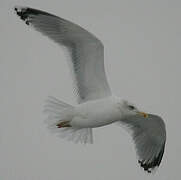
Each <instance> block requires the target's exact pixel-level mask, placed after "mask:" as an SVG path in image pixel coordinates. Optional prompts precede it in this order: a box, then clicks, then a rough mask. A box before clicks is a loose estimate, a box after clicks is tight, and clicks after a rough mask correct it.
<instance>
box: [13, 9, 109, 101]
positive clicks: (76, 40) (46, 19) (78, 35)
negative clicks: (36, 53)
mask: <svg viewBox="0 0 181 180" xmlns="http://www.w3.org/2000/svg"><path fill="white" fill-rule="evenodd" d="M15 11H16V13H17V15H18V16H20V18H21V19H22V20H23V21H25V23H26V24H27V25H31V26H33V27H34V28H35V29H36V30H37V31H39V32H41V33H42V34H44V35H46V36H48V37H49V38H50V39H52V40H53V41H55V42H56V43H58V44H60V45H63V46H65V47H67V49H68V52H69V55H70V57H71V58H70V59H71V60H70V63H69V64H70V68H71V71H72V75H73V80H74V82H75V89H76V91H75V92H76V93H77V95H78V102H79V103H82V102H85V101H88V100H93V99H99V98H103V97H106V96H109V95H110V94H111V90H110V88H109V85H108V82H107V79H106V75H105V70H104V47H103V45H102V43H101V41H99V40H98V39H97V38H96V37H95V36H94V35H92V34H91V33H89V32H88V31H86V30H85V29H83V28H81V27H80V26H78V25H76V24H74V23H72V22H69V21H67V20H65V19H62V18H60V17H57V16H55V15H52V14H49V13H47V12H44V11H40V10H36V9H32V8H28V7H15Z"/></svg>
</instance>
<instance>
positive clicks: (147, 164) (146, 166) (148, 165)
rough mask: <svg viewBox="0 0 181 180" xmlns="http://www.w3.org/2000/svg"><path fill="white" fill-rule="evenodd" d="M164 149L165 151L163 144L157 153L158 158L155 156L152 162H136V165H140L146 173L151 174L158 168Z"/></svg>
mask: <svg viewBox="0 0 181 180" xmlns="http://www.w3.org/2000/svg"><path fill="white" fill-rule="evenodd" d="M164 149H165V143H164V144H163V146H162V149H161V151H160V152H159V154H158V156H156V157H155V158H154V159H153V161H151V162H145V161H144V160H138V163H139V164H140V166H141V167H142V168H143V169H144V170H145V171H147V172H148V173H152V171H153V170H154V169H155V168H156V167H159V166H160V163H161V161H162V158H163V154H164Z"/></svg>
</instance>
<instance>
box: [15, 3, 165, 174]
mask: <svg viewBox="0 0 181 180" xmlns="http://www.w3.org/2000/svg"><path fill="white" fill-rule="evenodd" d="M15 11H16V13H17V15H18V16H20V18H21V19H22V20H24V21H25V23H26V24H27V25H31V26H32V27H34V28H35V29H36V30H37V31H39V32H41V33H42V34H44V35H46V36H48V37H49V38H50V39H52V40H53V41H55V42H56V43H58V44H59V45H61V46H64V47H66V48H67V50H68V52H69V56H70V58H69V60H68V61H69V65H70V69H71V72H72V78H73V80H74V84H75V92H76V94H77V97H78V105H77V106H72V105H69V104H67V103H65V102H62V101H60V100H58V99H56V98H53V97H50V98H49V99H48V101H47V104H46V105H45V111H46V112H47V113H48V118H47V121H46V122H47V124H48V127H49V129H50V130H51V131H52V132H54V133H56V134H57V135H58V136H60V137H63V138H66V139H67V140H71V141H74V142H81V143H93V135H92V128H96V127H100V126H104V125H108V124H111V123H114V122H118V123H120V124H122V125H125V126H126V127H127V129H129V130H131V132H132V133H131V135H132V138H133V140H134V142H135V146H136V151H137V155H138V157H139V160H138V162H139V163H140V165H141V167H143V168H144V170H146V171H147V172H151V170H152V169H153V168H155V167H156V166H159V165H160V162H161V160H162V156H163V153H164V147H165V141H166V130H165V124H164V122H163V120H162V119H161V118H160V117H159V116H156V115H153V114H146V113H143V112H140V111H139V110H138V109H137V108H136V107H135V106H134V105H132V104H131V103H129V102H127V101H124V100H122V99H120V98H118V97H116V96H113V95H112V93H111V90H110V87H109V85H108V82H107V79H106V75H105V70H104V47H103V44H102V43H101V41H100V40H98V39H97V38H96V37H95V36H94V35H93V34H91V33H89V32H88V31H86V30H85V29H83V28H82V27H80V26H78V25H76V24H74V23H72V22H69V21H67V20H65V19H62V18H60V17H57V16H55V15H52V14H49V13H47V12H44V11H40V10H36V9H32V8H28V7H15Z"/></svg>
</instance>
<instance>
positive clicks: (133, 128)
mask: <svg viewBox="0 0 181 180" xmlns="http://www.w3.org/2000/svg"><path fill="white" fill-rule="evenodd" d="M120 123H121V124H123V125H125V126H126V128H127V129H128V132H131V135H132V138H133V141H134V143H135V147H136V152H137V155H138V158H139V160H138V162H139V164H140V165H141V167H143V168H144V170H145V171H147V172H151V171H152V170H153V169H154V168H155V167H158V166H159V165H160V163H161V160H162V157H163V153H164V148H165V142H166V129H165V124H164V121H163V120H162V119H161V118H160V117H159V116H156V115H153V114H149V115H148V117H147V118H144V117H140V115H136V116H132V117H129V118H125V119H124V120H121V121H120Z"/></svg>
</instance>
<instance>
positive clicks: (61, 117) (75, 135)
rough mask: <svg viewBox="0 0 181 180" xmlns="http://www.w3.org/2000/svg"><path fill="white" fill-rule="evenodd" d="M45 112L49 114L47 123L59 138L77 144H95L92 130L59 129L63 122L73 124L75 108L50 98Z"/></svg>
mask: <svg viewBox="0 0 181 180" xmlns="http://www.w3.org/2000/svg"><path fill="white" fill-rule="evenodd" d="M44 112H45V113H47V114H48V118H47V119H46V121H45V122H46V124H47V125H48V128H49V130H50V131H51V132H52V133H56V134H57V135H58V136H59V137H61V138H65V139H66V140H69V141H73V142H75V143H79V142H80V143H84V144H86V143H89V144H92V143H93V135H92V129H91V128H76V127H62V128H58V127H57V125H58V124H60V123H61V122H64V121H70V122H71V120H72V119H73V117H74V106H72V105H70V104H67V103H65V102H63V101H60V100H58V99H57V98H54V97H49V98H48V100H47V103H46V105H45V109H44Z"/></svg>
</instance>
